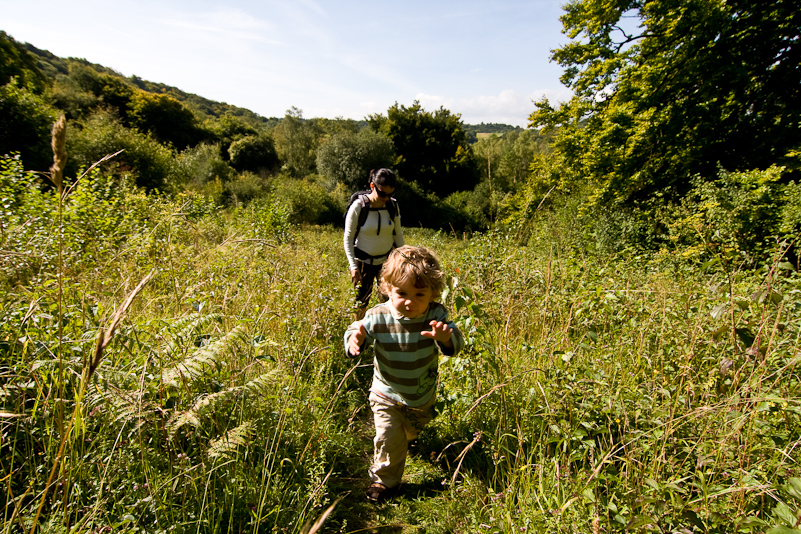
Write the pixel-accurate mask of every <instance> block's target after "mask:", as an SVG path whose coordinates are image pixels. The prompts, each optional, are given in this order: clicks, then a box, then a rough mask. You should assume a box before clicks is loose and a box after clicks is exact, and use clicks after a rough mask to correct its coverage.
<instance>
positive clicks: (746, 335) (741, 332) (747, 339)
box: [734, 328, 756, 347]
mask: <svg viewBox="0 0 801 534" xmlns="http://www.w3.org/2000/svg"><path fill="white" fill-rule="evenodd" d="M734 331H735V332H736V333H737V337H739V338H740V341H742V342H743V344H744V345H745V346H746V347H750V346H751V345H753V344H754V339H756V338H755V336H754V334H753V333H752V332H751V331H750V330H749V329H748V328H735V329H734Z"/></svg>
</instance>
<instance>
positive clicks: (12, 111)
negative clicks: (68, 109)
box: [0, 79, 56, 171]
mask: <svg viewBox="0 0 801 534" xmlns="http://www.w3.org/2000/svg"><path fill="white" fill-rule="evenodd" d="M0 117H2V120H0V155H3V154H10V153H11V152H19V153H20V154H21V155H22V159H23V160H24V161H25V162H26V164H27V165H28V166H29V168H30V169H33V170H37V171H46V170H48V169H49V168H50V165H52V163H53V152H52V151H51V149H50V130H51V129H52V127H53V123H54V122H55V120H56V112H55V110H54V109H52V108H51V107H50V106H48V105H47V104H46V103H45V101H44V100H43V99H42V97H40V96H38V95H36V94H35V93H33V92H32V91H31V90H30V89H29V88H26V87H21V86H20V85H19V84H18V83H17V81H16V79H12V80H11V82H10V83H8V84H6V85H4V86H2V87H0Z"/></svg>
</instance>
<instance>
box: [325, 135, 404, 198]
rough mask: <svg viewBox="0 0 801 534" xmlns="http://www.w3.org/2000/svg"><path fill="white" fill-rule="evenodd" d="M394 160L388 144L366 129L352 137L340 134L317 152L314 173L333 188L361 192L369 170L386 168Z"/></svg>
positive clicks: (390, 145) (331, 138) (387, 140)
mask: <svg viewBox="0 0 801 534" xmlns="http://www.w3.org/2000/svg"><path fill="white" fill-rule="evenodd" d="M394 159H395V151H394V149H393V147H392V141H390V140H389V138H388V137H387V136H386V135H384V134H381V133H378V132H374V131H373V130H371V129H370V128H362V129H361V130H359V131H358V132H356V133H354V132H353V131H350V130H341V131H339V132H338V133H336V134H334V135H332V136H331V137H329V138H328V139H327V140H326V141H325V142H324V143H323V144H322V145H320V148H318V149H317V170H318V171H319V172H320V174H322V175H323V176H325V177H326V178H327V179H328V182H329V185H330V186H331V187H332V188H333V187H334V186H336V184H338V183H341V184H344V185H345V187H346V188H347V189H348V190H351V191H355V190H356V189H359V188H364V186H365V185H366V184H367V182H368V179H369V178H368V177H369V176H370V170H372V169H380V168H382V167H389V166H391V165H392V163H393V161H394Z"/></svg>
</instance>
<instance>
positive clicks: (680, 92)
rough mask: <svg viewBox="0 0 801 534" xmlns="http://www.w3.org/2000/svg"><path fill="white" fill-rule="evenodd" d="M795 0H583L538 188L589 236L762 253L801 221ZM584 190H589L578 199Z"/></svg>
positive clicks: (552, 109) (713, 253) (800, 86)
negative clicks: (568, 94) (564, 94)
mask: <svg viewBox="0 0 801 534" xmlns="http://www.w3.org/2000/svg"><path fill="white" fill-rule="evenodd" d="M797 7H798V6H797V5H796V4H795V3H794V2H791V1H788V0H778V1H774V2H755V1H748V0H734V1H731V2H718V1H717V0H701V1H699V2H692V3H687V2H683V3H682V2H679V3H676V2H671V1H667V0H653V1H649V2H627V1H622V0H621V1H617V0H616V1H612V2H601V1H600V0H580V1H577V2H572V3H569V4H566V5H565V7H564V9H565V11H566V13H565V14H564V15H563V16H562V17H561V20H562V23H563V26H564V33H565V34H566V35H568V36H570V38H571V39H572V40H571V41H570V42H569V43H568V44H565V45H564V46H562V47H560V48H558V49H557V50H555V51H553V53H552V58H551V59H552V60H553V61H554V62H556V63H558V64H559V65H561V66H562V67H563V68H564V74H563V76H562V82H563V83H564V84H565V85H566V86H567V87H568V88H570V89H571V90H572V91H573V93H574V97H573V98H572V99H571V100H570V101H568V102H565V103H560V104H559V105H552V103H550V102H548V100H547V99H543V100H541V101H539V102H537V103H536V105H537V110H536V111H535V112H534V113H533V114H532V115H531V117H530V121H531V122H530V124H531V125H532V126H534V127H541V128H543V129H544V130H545V131H550V132H553V133H554V142H553V145H552V148H553V152H552V154H551V156H550V157H549V158H547V159H542V160H538V161H537V162H536V164H535V165H534V167H532V169H531V171H532V172H531V174H530V175H529V187H530V188H531V193H530V196H529V198H531V199H532V201H533V204H534V205H537V202H538V201H539V199H541V198H543V196H544V195H546V194H547V192H549V191H553V193H552V194H551V197H550V198H551V199H554V200H555V201H557V203H559V202H561V204H562V205H563V206H570V208H569V209H572V210H574V211H575V213H576V218H575V223H574V227H575V232H576V233H577V234H579V235H580V236H581V239H582V240H584V242H585V245H586V246H596V247H601V248H611V249H613V250H634V251H636V250H661V251H663V252H664V253H666V254H673V255H680V256H683V257H688V258H698V259H699V260H704V261H707V260H709V259H721V260H722V261H724V262H728V263H729V264H731V263H739V262H746V263H752V264H753V263H756V264H760V262H762V261H763V260H764V259H766V258H775V256H774V255H773V252H776V251H778V250H787V249H788V248H789V253H790V258H791V259H793V260H794V261H797V257H796V256H797V255H796V254H795V253H794V249H795V246H794V243H795V242H796V239H797V237H798V235H799V232H800V231H801V187H799V184H798V183H797V181H798V178H799V168H801V69H799V65H800V64H801V11H799V10H798V9H797ZM577 195H578V196H580V197H581V198H582V199H583V200H581V201H577V200H576V198H577Z"/></svg>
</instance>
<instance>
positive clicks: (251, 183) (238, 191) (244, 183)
mask: <svg viewBox="0 0 801 534" xmlns="http://www.w3.org/2000/svg"><path fill="white" fill-rule="evenodd" d="M268 190H269V188H268V185H267V181H266V180H265V179H264V178H262V177H260V176H258V175H256V174H253V173H252V172H245V173H242V174H240V175H239V176H238V177H237V178H236V179H235V180H231V181H230V182H228V183H226V184H225V190H224V191H223V195H222V200H223V202H224V203H225V204H228V205H230V206H246V205H247V204H249V203H250V202H251V201H253V200H255V199H257V198H261V197H263V196H266V195H267V192H268Z"/></svg>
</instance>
